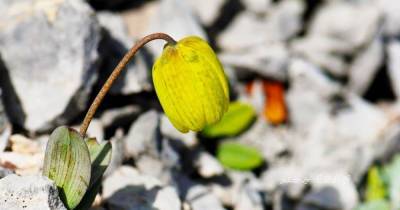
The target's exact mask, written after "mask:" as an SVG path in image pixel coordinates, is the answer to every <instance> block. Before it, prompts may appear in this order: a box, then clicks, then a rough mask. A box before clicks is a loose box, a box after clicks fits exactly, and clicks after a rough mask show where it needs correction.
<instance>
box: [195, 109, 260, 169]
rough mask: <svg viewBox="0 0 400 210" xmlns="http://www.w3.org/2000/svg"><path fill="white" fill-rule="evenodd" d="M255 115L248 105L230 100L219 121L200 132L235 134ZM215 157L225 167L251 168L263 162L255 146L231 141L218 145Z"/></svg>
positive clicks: (242, 129) (244, 128)
mask: <svg viewBox="0 0 400 210" xmlns="http://www.w3.org/2000/svg"><path fill="white" fill-rule="evenodd" d="M255 117H256V113H255V111H254V109H253V107H251V106H250V105H248V104H244V103H241V102H232V103H231V104H230V105H229V108H228V111H227V112H226V113H225V115H224V116H223V117H222V119H221V121H219V122H218V123H216V124H213V125H208V126H206V127H205V128H204V130H203V131H202V132H201V134H202V135H203V136H204V137H207V138H221V137H232V136H237V135H239V134H240V133H242V132H243V131H245V130H246V129H247V128H249V127H250V125H251V124H252V122H253V121H254V119H255ZM217 158H218V160H219V161H220V162H221V163H222V165H224V166H225V167H227V168H231V169H236V170H251V169H254V168H256V167H258V166H260V165H261V164H262V162H263V159H262V156H261V153H260V152H259V151H258V150H257V149H256V148H253V147H249V146H246V145H243V144H240V143H237V142H233V141H227V142H223V143H221V144H220V145H219V146H218V150H217Z"/></svg>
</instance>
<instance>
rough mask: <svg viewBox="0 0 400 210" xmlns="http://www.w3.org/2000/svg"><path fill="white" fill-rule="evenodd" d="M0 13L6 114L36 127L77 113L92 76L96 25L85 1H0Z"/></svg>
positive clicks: (47, 124) (0, 48)
mask: <svg viewBox="0 0 400 210" xmlns="http://www.w3.org/2000/svg"><path fill="white" fill-rule="evenodd" d="M0 13H1V14H3V15H2V16H1V18H0V52H1V57H2V61H3V63H4V67H5V69H6V70H7V71H4V70H3V73H2V76H1V77H2V79H3V80H4V81H5V82H4V81H3V82H4V84H6V85H5V87H4V89H3V90H4V94H5V95H4V96H5V105H6V106H7V107H8V109H9V110H10V111H9V114H10V119H11V120H12V121H13V122H14V123H17V124H19V125H21V126H23V127H25V128H26V129H28V130H30V131H36V130H39V129H49V128H51V127H53V125H54V124H65V123H66V122H67V121H69V120H71V119H72V118H74V117H76V116H77V115H79V113H80V111H82V110H84V109H85V105H86V103H87V99H88V98H89V97H88V95H89V91H90V89H91V86H92V84H93V82H94V80H95V79H96V73H95V71H94V70H95V68H96V60H97V46H98V41H99V27H98V24H97V21H96V19H95V17H94V15H93V11H92V9H91V8H90V7H89V5H87V4H86V3H84V2H83V1H80V0H60V1H50V0H44V1H35V2H32V1H30V0H22V1H2V3H0ZM22 49H23V50H22ZM66 81H67V82H66ZM49 104H51V106H48V105H49Z"/></svg>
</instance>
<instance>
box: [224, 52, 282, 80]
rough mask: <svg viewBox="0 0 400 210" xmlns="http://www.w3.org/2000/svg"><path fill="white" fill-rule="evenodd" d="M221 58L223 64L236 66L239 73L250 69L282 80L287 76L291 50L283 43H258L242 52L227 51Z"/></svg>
mask: <svg viewBox="0 0 400 210" xmlns="http://www.w3.org/2000/svg"><path fill="white" fill-rule="evenodd" d="M219 58H220V60H221V62H222V63H223V64H225V65H229V66H233V67H236V68H237V69H238V70H237V72H239V73H240V71H243V70H249V71H252V72H254V73H257V74H260V75H262V76H265V77H269V78H273V79H276V80H280V81H284V80H285V79H286V78H287V66H288V63H289V52H288V50H287V48H286V47H285V46H284V45H282V44H271V45H269V46H268V45H258V46H254V47H251V48H249V49H248V50H244V51H241V52H225V53H221V54H220V55H219Z"/></svg>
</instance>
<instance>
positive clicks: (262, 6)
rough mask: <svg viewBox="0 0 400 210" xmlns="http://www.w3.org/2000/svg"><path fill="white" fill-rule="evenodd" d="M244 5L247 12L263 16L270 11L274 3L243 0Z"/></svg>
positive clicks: (266, 0) (269, 0)
mask: <svg viewBox="0 0 400 210" xmlns="http://www.w3.org/2000/svg"><path fill="white" fill-rule="evenodd" d="M241 2H242V3H243V4H244V6H245V8H246V10H249V11H251V12H254V13H257V14H263V13H266V12H267V11H268V9H270V7H271V4H272V1H271V0H241Z"/></svg>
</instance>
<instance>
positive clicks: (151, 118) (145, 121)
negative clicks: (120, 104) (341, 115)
mask: <svg viewBox="0 0 400 210" xmlns="http://www.w3.org/2000/svg"><path fill="white" fill-rule="evenodd" d="M158 121H159V115H158V113H157V112H156V111H154V110H153V111H148V112H145V113H143V114H142V115H140V116H139V118H138V119H137V120H136V121H135V122H134V123H133V125H132V126H131V128H130V129H129V132H128V135H127V136H126V137H125V140H124V150H125V154H126V157H135V158H137V157H139V156H140V155H142V154H143V153H149V154H152V155H154V157H158V154H159V152H158V150H157V142H156V137H157V128H158V125H159V122H158Z"/></svg>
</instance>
